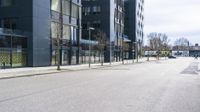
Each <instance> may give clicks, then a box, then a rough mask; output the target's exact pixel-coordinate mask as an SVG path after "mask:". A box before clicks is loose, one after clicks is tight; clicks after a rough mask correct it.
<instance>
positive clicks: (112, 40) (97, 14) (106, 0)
mask: <svg viewBox="0 0 200 112" xmlns="http://www.w3.org/2000/svg"><path fill="white" fill-rule="evenodd" d="M82 6H83V7H82V27H83V32H82V38H83V39H88V32H87V29H88V28H89V27H93V28H95V30H101V31H102V32H104V33H106V37H107V47H106V52H105V56H104V57H105V61H107V62H108V61H120V60H122V54H123V53H122V43H123V38H124V0H82ZM93 32H94V33H93V35H92V38H93V37H94V35H95V31H93ZM94 40H95V39H94Z"/></svg>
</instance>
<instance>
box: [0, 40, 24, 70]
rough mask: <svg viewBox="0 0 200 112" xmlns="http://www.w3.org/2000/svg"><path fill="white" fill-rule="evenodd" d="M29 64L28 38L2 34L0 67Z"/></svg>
mask: <svg viewBox="0 0 200 112" xmlns="http://www.w3.org/2000/svg"><path fill="white" fill-rule="evenodd" d="M26 65H27V38H24V37H14V36H13V37H11V36H0V68H2V67H6V68H10V67H23V66H26Z"/></svg>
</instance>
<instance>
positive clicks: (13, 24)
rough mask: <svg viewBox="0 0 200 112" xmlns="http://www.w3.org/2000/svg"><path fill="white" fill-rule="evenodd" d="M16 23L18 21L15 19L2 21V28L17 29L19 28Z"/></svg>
mask: <svg viewBox="0 0 200 112" xmlns="http://www.w3.org/2000/svg"><path fill="white" fill-rule="evenodd" d="M16 22H17V19H14V18H5V19H1V20H0V23H1V27H3V28H8V29H16V27H17V25H16Z"/></svg>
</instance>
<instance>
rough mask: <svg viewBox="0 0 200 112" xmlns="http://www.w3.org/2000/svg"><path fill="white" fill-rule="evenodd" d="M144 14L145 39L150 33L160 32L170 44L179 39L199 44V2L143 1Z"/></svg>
mask: <svg viewBox="0 0 200 112" xmlns="http://www.w3.org/2000/svg"><path fill="white" fill-rule="evenodd" d="M144 13H145V22H144V31H145V38H146V36H147V34H148V33H150V32H161V33H166V34H167V35H168V36H169V37H170V40H171V42H170V43H171V44H174V41H175V40H176V38H179V37H186V38H188V39H189V40H190V41H191V43H192V44H195V43H199V44H200V0H145V12H144ZM146 41H147V39H146Z"/></svg>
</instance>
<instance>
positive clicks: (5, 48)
mask: <svg viewBox="0 0 200 112" xmlns="http://www.w3.org/2000/svg"><path fill="white" fill-rule="evenodd" d="M59 1H60V0H0V65H2V64H5V65H6V66H8V67H15V66H17V67H18V66H49V65H54V64H56V61H55V54H56V53H55V49H56V41H55V38H57V37H58V33H57V31H58V27H57V26H59V25H58V24H59V23H60V22H59V13H60V4H61V3H60V2H59ZM62 4H63V5H62V6H63V18H64V20H63V22H64V25H63V37H62V39H61V42H62V49H61V54H62V55H61V63H62V64H77V63H79V56H78V55H79V40H80V35H81V30H80V28H81V13H80V12H81V0H63V1H62Z"/></svg>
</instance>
